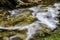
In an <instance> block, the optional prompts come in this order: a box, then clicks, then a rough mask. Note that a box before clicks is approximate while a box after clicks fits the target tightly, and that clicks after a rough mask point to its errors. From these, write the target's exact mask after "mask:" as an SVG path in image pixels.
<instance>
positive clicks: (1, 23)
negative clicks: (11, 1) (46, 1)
mask: <svg viewBox="0 0 60 40" xmlns="http://www.w3.org/2000/svg"><path fill="white" fill-rule="evenodd" d="M58 10H59V9H57V8H55V7H54V8H53V7H51V6H43V5H38V6H34V7H31V8H26V9H14V10H12V11H10V10H8V11H6V10H1V11H0V12H1V13H0V16H1V17H0V18H1V19H0V29H1V30H0V37H1V38H2V39H3V40H16V39H17V40H19V38H20V40H40V39H39V37H40V36H38V35H42V36H45V35H44V33H47V34H51V33H52V31H53V30H55V29H56V28H57V25H56V23H58V22H59V20H58V19H57V18H56V17H57V16H58V14H59V11H58ZM5 15H7V16H5ZM36 36H37V37H36Z"/></svg>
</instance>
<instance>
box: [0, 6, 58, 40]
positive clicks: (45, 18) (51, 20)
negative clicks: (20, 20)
mask: <svg viewBox="0 0 60 40" xmlns="http://www.w3.org/2000/svg"><path fill="white" fill-rule="evenodd" d="M47 8H48V9H47V10H48V11H47V12H40V10H39V9H40V7H38V6H36V7H32V8H29V10H32V11H33V12H32V15H33V16H34V17H36V18H37V19H38V20H37V21H35V22H34V23H32V24H29V25H26V26H23V27H22V26H15V27H8V28H5V27H0V28H1V29H8V30H15V29H18V30H24V29H27V30H28V31H27V38H26V40H29V39H30V38H31V36H32V35H33V34H35V33H36V31H37V30H39V29H41V26H40V25H39V23H43V24H45V25H47V26H44V27H47V28H49V29H51V30H54V29H55V28H56V27H57V26H56V25H55V24H56V22H58V20H56V16H57V14H58V10H57V9H56V8H52V7H47ZM22 12H23V10H22V11H21V10H13V11H11V13H12V14H13V15H14V14H15V13H22Z"/></svg>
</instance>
